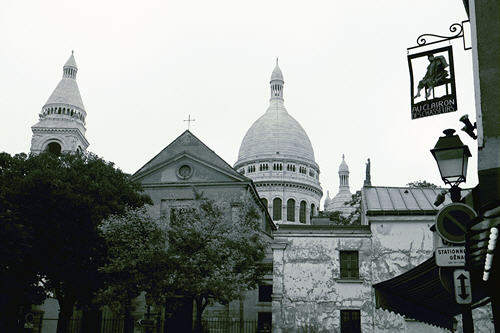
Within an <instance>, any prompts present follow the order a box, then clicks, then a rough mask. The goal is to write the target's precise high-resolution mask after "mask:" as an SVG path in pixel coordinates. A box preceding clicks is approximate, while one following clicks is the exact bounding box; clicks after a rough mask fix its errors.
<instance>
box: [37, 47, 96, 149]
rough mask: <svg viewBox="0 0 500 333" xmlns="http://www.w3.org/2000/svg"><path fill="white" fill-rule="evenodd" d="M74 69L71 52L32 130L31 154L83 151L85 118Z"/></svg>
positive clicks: (73, 58)
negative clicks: (47, 151) (60, 76)
mask: <svg viewBox="0 0 500 333" xmlns="http://www.w3.org/2000/svg"><path fill="white" fill-rule="evenodd" d="M77 72H78V67H77V66H76V61H75V57H74V54H73V51H72V52H71V56H70V57H69V59H68V60H67V61H66V63H65V64H64V66H63V76H62V78H61V81H59V84H58V85H57V86H56V88H55V89H54V91H53V92H52V94H51V95H50V97H49V99H48V100H47V102H46V103H45V105H44V106H43V107H42V111H41V112H40V114H39V121H38V123H37V124H35V125H34V126H33V127H32V128H31V129H32V131H33V137H32V141H31V152H32V153H39V152H41V151H44V150H50V151H53V152H71V151H77V150H81V151H83V150H86V149H87V147H88V145H89V143H88V141H87V140H86V138H85V131H86V129H85V118H86V117H87V112H86V111H85V107H84V106H83V101H82V97H81V96H80V90H79V89H78V84H77V83H76V73H77Z"/></svg>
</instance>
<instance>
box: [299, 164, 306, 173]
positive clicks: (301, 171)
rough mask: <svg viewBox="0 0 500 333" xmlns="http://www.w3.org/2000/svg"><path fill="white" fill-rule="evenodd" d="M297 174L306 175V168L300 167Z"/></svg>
mask: <svg viewBox="0 0 500 333" xmlns="http://www.w3.org/2000/svg"><path fill="white" fill-rule="evenodd" d="M299 172H300V173H303V174H304V175H305V174H306V172H307V168H306V167H304V166H300V167H299Z"/></svg>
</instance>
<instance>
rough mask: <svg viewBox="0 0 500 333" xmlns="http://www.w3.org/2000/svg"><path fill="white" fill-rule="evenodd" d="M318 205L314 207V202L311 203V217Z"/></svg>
mask: <svg viewBox="0 0 500 333" xmlns="http://www.w3.org/2000/svg"><path fill="white" fill-rule="evenodd" d="M315 208H316V207H314V204H311V218H312V217H313V216H314V215H315V211H314V209H315Z"/></svg>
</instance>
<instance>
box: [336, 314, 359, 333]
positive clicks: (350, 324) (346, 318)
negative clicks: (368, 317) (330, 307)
mask: <svg viewBox="0 0 500 333" xmlns="http://www.w3.org/2000/svg"><path fill="white" fill-rule="evenodd" d="M340 333H361V315H360V313H359V310H340Z"/></svg>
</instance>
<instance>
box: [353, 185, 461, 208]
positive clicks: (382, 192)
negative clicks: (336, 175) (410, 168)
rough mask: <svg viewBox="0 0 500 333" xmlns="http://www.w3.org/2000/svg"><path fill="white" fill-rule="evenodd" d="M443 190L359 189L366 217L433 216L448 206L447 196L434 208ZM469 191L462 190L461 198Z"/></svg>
mask: <svg viewBox="0 0 500 333" xmlns="http://www.w3.org/2000/svg"><path fill="white" fill-rule="evenodd" d="M444 190H446V191H448V189H445V188H435V189H433V188H423V187H413V188H412V187H387V186H365V187H363V188H362V189H361V192H362V197H363V200H362V201H363V208H364V210H365V212H366V214H367V215H378V214H381V215H389V214H395V215H403V214H408V215H419V214H435V213H437V211H438V210H439V209H441V208H442V207H443V206H445V205H447V204H450V203H451V199H450V197H449V195H446V196H445V200H444V202H443V203H442V204H440V205H439V206H437V207H436V206H434V202H435V200H436V197H437V196H438V194H440V193H441V192H442V191H444ZM469 191H470V190H463V191H462V196H465V195H466V194H467V193H469Z"/></svg>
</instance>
